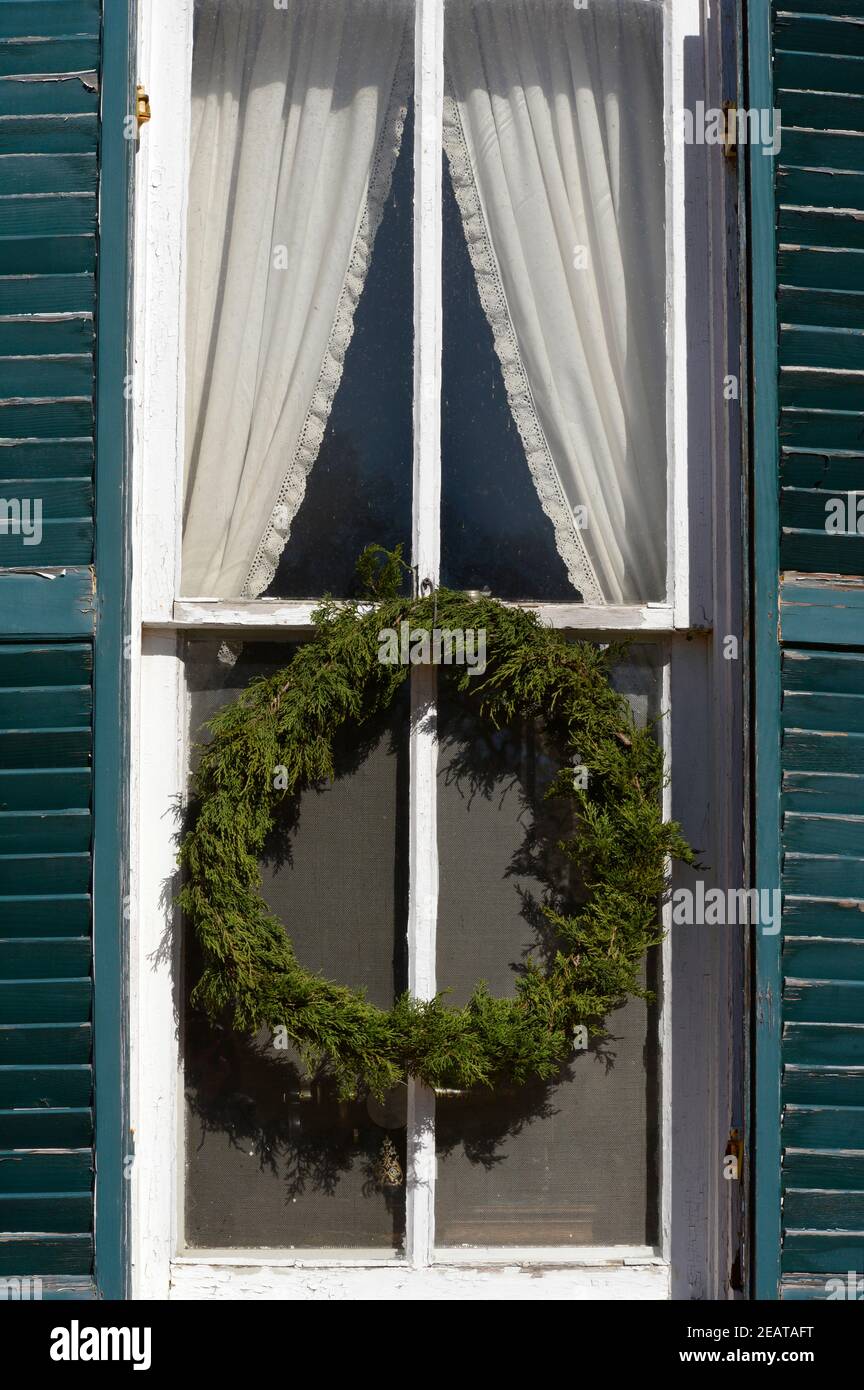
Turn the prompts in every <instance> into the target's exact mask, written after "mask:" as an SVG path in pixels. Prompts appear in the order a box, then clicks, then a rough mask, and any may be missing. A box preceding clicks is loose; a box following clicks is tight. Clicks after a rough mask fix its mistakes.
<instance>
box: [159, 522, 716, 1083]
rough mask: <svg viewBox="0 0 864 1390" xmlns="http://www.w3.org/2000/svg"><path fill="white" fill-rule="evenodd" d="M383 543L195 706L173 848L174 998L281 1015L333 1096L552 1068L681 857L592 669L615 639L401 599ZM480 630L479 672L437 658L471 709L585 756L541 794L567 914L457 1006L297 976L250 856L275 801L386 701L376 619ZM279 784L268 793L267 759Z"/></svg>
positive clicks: (221, 1012)
mask: <svg viewBox="0 0 864 1390" xmlns="http://www.w3.org/2000/svg"><path fill="white" fill-rule="evenodd" d="M404 568H405V566H404V564H403V562H402V560H401V552H386V551H382V550H381V548H380V547H375V548H371V547H370V550H369V551H367V552H364V557H362V558H361V561H360V563H359V565H358V572H359V573H361V575H362V576H363V578H364V582H365V584H366V587H367V592H368V591H369V590H371V591H372V594H373V595H374V602H371V603H370V602H350V603H341V604H340V603H335V602H332V601H329V600H325V601H324V602H323V603H322V604H321V606H320V607H319V608H318V609H317V610H316V613H315V615H314V616H315V623H316V627H315V635H314V637H313V639H312V640H311V641H309V642H306V643H303V644H301V645H300V646H299V647H298V649H297V650H296V653H295V655H294V657H293V659H292V660H291V662H290V664H289V665H288V666H286V667H285V668H284V669H282V670H280V671H278V672H276V673H275V674H274V675H272V676H269V677H266V678H263V679H258V680H255V681H253V682H252V683H251V684H250V685H249V686H248V688H247V689H246V690H244V691H243V692H242V693H241V695H240V696H239V698H238V699H236V700H235V701H234V702H233V703H232V704H229V705H226V706H224V707H223V708H222V709H220V710H219V711H218V713H217V714H216V715H215V716H214V717H213V718H212V719H211V720H210V721H209V725H208V727H209V730H210V733H211V738H210V741H209V742H208V743H207V744H206V745H205V746H204V747H203V749H202V750H201V757H200V762H199V764H198V768H197V771H196V773H195V779H194V788H193V800H192V804H191V806H190V819H189V823H188V829H187V830H186V833H185V834H184V836H183V838H182V842H181V848H180V862H181V865H182V868H183V871H184V883H183V887H182V890H181V893H180V904H181V906H182V909H183V911H184V913H185V914H186V917H187V920H188V921H189V922H190V923H191V925H192V927H193V928H194V931H195V933H196V935H197V939H198V943H199V946H200V950H201V953H202V957H203V969H202V972H201V975H200V978H199V979H198V981H197V983H196V985H195V987H194V990H193V996H192V997H193V1002H194V1003H195V1004H196V1005H197V1006H199V1007H200V1008H201V1009H203V1010H204V1011H205V1012H206V1014H207V1015H208V1016H209V1017H210V1018H211V1020H214V1021H215V1020H220V1021H222V1022H226V1021H227V1022H228V1023H229V1024H230V1025H231V1026H232V1027H233V1028H235V1029H236V1030H239V1031H242V1032H248V1033H254V1032H256V1031H258V1030H259V1029H261V1028H267V1029H270V1030H275V1029H277V1028H280V1027H281V1028H284V1029H285V1030H286V1034H287V1037H288V1039H290V1041H291V1042H292V1043H293V1044H294V1045H295V1046H296V1048H297V1049H298V1051H299V1053H300V1055H301V1058H302V1060H303V1062H304V1064H305V1065H306V1066H307V1067H309V1068H312V1067H314V1066H316V1065H318V1064H320V1063H321V1062H322V1061H326V1063H327V1064H328V1065H329V1066H330V1067H331V1068H332V1070H333V1072H334V1073H335V1075H336V1078H337V1080H338V1083H339V1086H340V1089H341V1092H342V1093H343V1094H344V1095H351V1094H355V1093H356V1091H357V1089H358V1087H361V1088H363V1087H365V1088H368V1089H369V1090H371V1091H372V1092H374V1093H376V1094H378V1095H381V1094H383V1092H384V1091H386V1090H387V1089H388V1088H389V1087H390V1086H393V1085H395V1084H396V1083H397V1082H399V1081H402V1080H404V1079H405V1078H406V1077H408V1076H414V1077H416V1078H417V1079H419V1080H420V1081H422V1082H424V1083H426V1084H427V1085H431V1086H437V1085H441V1084H447V1085H451V1086H458V1087H460V1088H465V1087H469V1086H473V1085H485V1086H494V1085H496V1084H499V1083H504V1082H507V1083H508V1084H519V1083H521V1082H524V1081H527V1080H529V1079H532V1078H541V1079H549V1078H551V1077H553V1076H554V1075H555V1074H556V1073H557V1071H558V1070H559V1068H560V1067H561V1065H562V1063H563V1062H564V1061H565V1060H566V1059H567V1057H568V1055H569V1054H570V1052H571V1050H572V1045H573V1032H574V1028H575V1027H576V1026H577V1025H579V1024H584V1025H585V1026H586V1027H587V1029H588V1031H589V1032H590V1033H593V1034H597V1033H602V1032H603V1031H604V1029H603V1023H604V1019H605V1017H606V1015H608V1014H609V1012H610V1011H611V1010H612V1009H614V1008H616V1007H618V1006H619V1005H620V1004H621V1003H623V1002H624V1000H625V999H626V998H627V997H628V996H642V997H647V991H645V990H644V988H643V987H642V985H641V983H640V967H641V964H642V961H643V959H644V956H645V952H646V951H647V950H648V949H649V948H650V947H652V946H656V945H657V944H658V943H659V942H660V941H661V940H662V935H663V933H662V930H661V928H660V926H659V914H658V905H659V902H660V901H661V899H662V898H663V895H664V893H665V892H666V889H667V861H668V859H669V857H670V856H671V857H675V858H678V859H681V860H684V861H686V862H688V863H692V862H693V852H692V850H691V849H690V847H689V845H688V844H687V842H686V840H685V839H684V837H683V835H682V833H681V830H680V828H679V826H678V825H677V824H676V823H674V822H666V821H664V820H663V816H662V809H661V791H662V787H663V783H664V767H663V755H662V752H661V749H660V748H659V746H658V744H657V742H656V740H655V738H654V736H653V733H652V731H651V729H650V728H648V729H640V728H639V727H637V725H636V724H635V722H634V720H633V717H632V714H631V711H630V708H629V705H628V703H627V701H626V699H625V698H624V697H623V696H622V695H620V694H619V693H618V692H617V691H615V689H614V688H613V687H612V685H611V684H610V680H609V674H610V669H611V666H612V664H613V663H614V661H615V660H616V659H617V658H618V657H619V656H620V648H618V649H611V648H607V649H606V650H605V651H604V650H603V649H601V648H600V647H598V646H596V645H595V644H592V643H587V642H579V641H575V642H574V641H570V640H568V639H567V638H566V637H565V635H564V634H563V633H561V632H560V631H556V630H554V629H552V628H549V627H545V626H543V625H542V624H541V622H540V621H539V619H538V617H537V616H536V615H535V614H534V613H531V612H530V611H526V610H525V609H521V608H515V607H509V606H506V605H505V604H503V603H501V602H499V601H497V600H495V599H492V598H480V599H469V598H467V597H466V596H465V595H464V594H462V593H458V592H454V591H450V590H446V589H439V590H438V591H437V592H436V593H434V594H432V595H430V596H428V597H424V598H407V597H400V596H399V594H398V587H399V584H400V582H401V576H402V572H403V570H404ZM406 620H407V621H408V622H409V623H410V624H411V627H412V628H425V629H427V630H429V631H431V630H432V628H433V627H439V628H450V629H459V628H462V629H468V628H473V629H475V630H477V629H485V631H486V652H487V668H486V671H485V673H484V674H483V675H482V676H480V675H475V674H472V673H471V669H470V668H468V667H464V666H463V667H442V668H441V672H442V674H444V675H445V676H446V677H447V678H448V679H450V680H451V681H452V682H453V683H454V684H455V686H456V688H457V689H458V691H459V692H460V693H461V695H462V696H463V697H465V698H466V699H467V700H468V701H469V703H470V705H471V706H472V707H473V708H474V709H475V710H476V711H477V712H478V713H479V714H480V715H481V716H482V717H484V718H485V719H487V720H488V721H489V722H490V723H491V724H492V725H493V726H495V727H497V728H501V727H504V726H506V725H508V724H511V723H512V722H513V721H514V720H517V719H518V720H523V719H529V720H530V719H535V718H541V719H542V720H543V721H544V723H545V725H546V727H547V728H548V729H549V731H550V733H551V734H552V735H553V736H554V737H555V739H556V741H557V744H560V745H562V746H564V747H565V748H566V749H567V750H568V752H569V754H570V756H571V757H572V756H573V755H574V754H578V760H579V762H580V763H582V764H584V765H585V766H586V767H587V768H588V770H589V777H588V786H587V787H586V788H581V787H579V786H578V785H576V783H575V781H574V777H573V768H572V765H569V764H568V765H565V766H563V767H562V768H561V769H560V771H559V773H558V775H557V776H556V778H555V779H554V781H553V784H552V786H551V787H550V788H549V791H548V792H547V796H554V797H563V798H567V799H569V801H570V803H571V805H572V808H573V811H574V817H573V820H574V826H575V829H574V833H573V835H572V836H571V838H569V839H568V840H566V841H563V842H561V844H560V848H561V849H562V850H563V852H564V853H565V854H566V855H568V856H569V857H570V858H571V859H572V860H573V861H574V863H576V864H577V865H578V866H579V869H580V872H581V876H582V880H583V882H584V884H585V887H586V889H587V892H586V897H585V901H584V902H582V903H580V904H579V905H578V906H577V907H576V908H575V909H574V910H573V911H572V912H564V911H560V910H557V909H556V908H555V907H553V906H551V905H549V904H546V905H543V906H542V909H541V910H542V912H543V914H544V915H545V918H546V920H547V922H548V923H549V926H550V928H551V931H552V933H553V934H554V937H555V949H554V954H553V956H552V959H551V961H550V960H548V959H547V960H546V961H545V962H544V963H541V962H539V961H538V960H536V959H532V958H529V959H528V961H527V962H526V964H525V966H524V968H523V970H522V972H521V973H520V975H519V976H518V978H517V981H516V996H515V998H509V999H500V998H496V997H494V996H493V995H491V994H490V993H489V992H488V990H487V988H486V986H485V984H484V983H483V982H482V981H481V982H480V983H478V984H477V985H476V987H475V989H474V991H473V993H472V995H471V998H470V1000H469V1002H468V1003H467V1004H466V1005H465V1006H464V1007H463V1008H451V1007H449V1006H448V1005H447V1003H446V1001H445V998H444V996H443V995H438V996H436V998H434V999H431V1000H428V1001H423V1000H418V999H413V998H411V997H410V996H409V995H407V994H404V995H402V996H401V997H400V998H399V999H397V1001H396V1003H395V1004H394V1006H393V1008H392V1009H390V1010H389V1011H387V1010H383V1009H379V1008H377V1007H375V1006H374V1005H373V1004H370V1003H369V1002H368V1000H367V999H366V998H365V997H364V995H363V994H362V993H361V992H359V991H357V990H353V989H349V988H347V987H346V986H344V985H340V984H338V983H336V982H334V981H332V980H328V979H325V978H323V977H322V976H320V975H317V974H314V973H313V972H312V971H309V970H307V969H305V967H304V966H303V965H302V964H301V963H300V961H298V959H297V957H296V954H295V952H294V948H293V945H292V943H291V938H290V935H289V933H288V930H287V929H286V927H285V926H283V924H282V923H281V922H279V921H278V920H277V919H276V918H275V917H274V916H273V915H272V914H271V913H270V911H269V909H268V908H267V906H266V904H265V903H264V901H263V899H262V898H261V895H260V883H261V879H260V869H259V860H260V858H261V856H262V853H263V851H264V848H265V843H266V841H267V837H268V834H269V832H270V830H271V828H272V824H273V817H274V812H275V808H276V804H277V802H278V801H279V799H280V798H284V797H287V796H292V795H296V794H297V793H298V792H300V791H301V790H302V789H304V788H306V787H313V786H318V785H321V784H323V783H325V782H326V781H328V780H329V779H330V778H332V777H333V776H334V773H335V768H334V754H333V750H334V740H335V737H336V735H337V733H338V732H339V731H340V730H341V729H343V728H344V727H345V726H347V725H363V724H364V722H365V721H367V720H368V719H370V718H371V717H372V716H373V715H375V714H376V713H379V712H381V711H383V710H386V709H387V708H388V706H389V705H390V704H391V702H392V700H393V698H394V696H395V694H396V691H397V689H398V688H399V686H401V685H402V683H403V682H404V681H405V680H406V679H407V677H408V675H409V672H410V666H402V665H388V664H385V663H383V662H382V661H380V660H379V646H380V642H379V636H378V634H379V632H380V630H381V629H382V628H392V629H395V630H396V631H397V632H398V631H399V625H400V623H402V622H403V621H406ZM277 766H278V767H284V768H285V769H286V771H287V778H284V779H283V780H285V781H286V782H287V788H286V789H285V790H281V791H274V789H273V781H274V777H273V773H274V769H275V768H276V767H277Z"/></svg>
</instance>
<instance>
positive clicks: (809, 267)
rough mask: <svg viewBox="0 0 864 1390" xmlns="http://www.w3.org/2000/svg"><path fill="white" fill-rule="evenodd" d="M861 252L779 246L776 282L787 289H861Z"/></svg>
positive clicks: (839, 290) (862, 262) (862, 265)
mask: <svg viewBox="0 0 864 1390" xmlns="http://www.w3.org/2000/svg"><path fill="white" fill-rule="evenodd" d="M862 267H864V261H862V252H860V251H839V250H837V249H836V247H835V248H833V249H830V248H825V247H815V246H781V247H780V248H779V250H778V253H777V278H778V282H779V284H781V285H785V286H786V287H787V288H789V289H813V290H832V291H834V292H842V291H845V290H852V291H855V290H860V289H861V272H862Z"/></svg>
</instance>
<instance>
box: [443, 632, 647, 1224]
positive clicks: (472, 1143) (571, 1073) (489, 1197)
mask: <svg viewBox="0 0 864 1390" xmlns="http://www.w3.org/2000/svg"><path fill="white" fill-rule="evenodd" d="M616 683H617V684H618V685H619V688H621V689H622V690H624V691H625V692H626V693H627V694H628V696H629V697H630V700H631V704H632V707H633V709H634V713H635V714H636V717H637V719H639V720H640V721H641V722H645V721H646V720H647V719H649V718H654V717H656V714H657V712H658V696H659V668H658V666H657V664H656V662H655V661H654V660H653V659H652V656H651V653H650V651H649V650H647V649H641V650H640V649H636V648H632V649H631V653H630V658H629V661H628V662H627V664H626V665H624V666H622V667H620V668H619V670H618V673H617V677H616ZM439 731H440V738H441V743H440V752H439V763H438V846H439V856H440V895H439V917H438V945H437V950H438V987H439V989H449V990H450V995H449V998H450V1000H451V1002H453V1003H464V1002H465V1001H466V1000H467V998H468V996H469V994H470V992H471V988H472V986H473V985H474V983H476V981H477V980H479V979H484V980H486V981H487V983H488V985H489V987H490V989H491V990H492V991H493V992H494V993H497V994H502V995H508V994H510V995H512V994H514V993H515V988H514V984H515V980H516V977H517V971H518V969H519V964H520V961H521V960H523V959H524V956H525V953H526V952H528V951H533V952H534V953H535V954H536V953H538V952H539V953H540V954H541V955H542V952H543V949H544V938H543V923H544V919H543V918H542V916H541V914H540V913H539V910H538V909H539V905H540V904H541V903H542V902H544V901H548V900H555V901H557V902H558V903H567V902H568V901H570V902H571V903H572V902H573V901H574V899H575V897H576V896H577V895H578V893H579V891H580V885H579V883H578V882H576V881H574V880H573V877H572V870H571V866H570V861H569V860H565V859H564V857H563V856H562V855H561V854H560V852H559V851H557V850H555V849H554V848H552V849H550V846H554V845H555V843H556V841H557V839H559V838H560V837H561V835H562V834H567V833H568V824H567V821H566V819H564V818H563V816H562V812H561V809H560V805H559V804H558V803H556V802H555V801H554V800H552V801H544V799H543V795H544V792H545V790H546V788H547V787H548V786H549V784H550V782H551V781H552V778H553V776H554V774H555V772H556V771H557V769H558V767H559V766H560V764H561V752H560V750H557V751H556V749H555V748H554V747H553V746H551V744H550V742H549V740H548V738H547V737H546V736H545V735H544V733H543V731H542V730H541V729H539V728H538V727H537V726H535V725H527V724H526V725H523V726H521V727H517V728H511V729H508V730H502V731H498V732H495V731H492V730H491V729H490V727H489V725H488V724H486V723H482V722H480V721H478V720H477V719H476V718H475V717H474V715H473V714H471V713H469V712H467V711H466V710H465V709H464V707H460V706H459V705H457V704H455V703H454V702H453V701H452V700H451V701H450V702H447V703H442V707H441V714H440V723H439ZM657 966H658V963H657V961H656V960H651V959H649V961H648V965H647V971H648V983H649V985H653V986H654V987H655V988H656V983H655V977H656V973H657ZM608 1031H609V1036H608V1037H607V1038H604V1039H603V1040H602V1041H594V1042H592V1043H591V1044H590V1046H589V1047H588V1049H587V1050H586V1051H584V1052H579V1053H574V1055H573V1057H572V1059H571V1061H570V1062H569V1064H568V1065H567V1066H566V1067H565V1068H564V1070H563V1071H562V1073H561V1076H560V1078H559V1079H558V1080H557V1081H555V1082H554V1083H553V1084H549V1085H543V1084H536V1085H530V1086H523V1087H515V1086H514V1087H511V1088H496V1090H495V1091H494V1092H493V1091H486V1090H476V1091H470V1092H464V1093H452V1092H451V1093H442V1094H440V1095H439V1096H438V1098H437V1103H436V1137H437V1150H438V1159H439V1162H438V1176H437V1185H436V1240H437V1244H438V1245H439V1246H442V1245H443V1246H448V1245H449V1246H458V1245H482V1246H496V1245H504V1246H506V1245H520V1246H537V1245H545V1246H562V1245H643V1244H651V1243H653V1242H654V1240H655V1239H656V1228H657V1214H656V1188H657V1182H656V1168H657V1124H656V1108H657V1085H658V1072H657V1042H656V1033H657V1025H656V1016H655V1009H654V1008H653V1007H651V1006H648V1005H646V1003H645V1002H644V1001H642V1000H638V999H636V1000H630V1001H629V1002H628V1003H627V1004H626V1006H625V1007H623V1008H621V1009H619V1010H618V1011H617V1012H616V1013H614V1014H612V1015H611V1017H610V1018H609V1020H608Z"/></svg>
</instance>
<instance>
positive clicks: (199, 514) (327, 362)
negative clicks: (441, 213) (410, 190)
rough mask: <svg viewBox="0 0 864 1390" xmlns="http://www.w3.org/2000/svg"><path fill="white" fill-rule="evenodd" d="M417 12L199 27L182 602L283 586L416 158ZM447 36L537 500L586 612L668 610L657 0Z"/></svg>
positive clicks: (393, 9)
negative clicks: (390, 199) (400, 166)
mask: <svg viewBox="0 0 864 1390" xmlns="http://www.w3.org/2000/svg"><path fill="white" fill-rule="evenodd" d="M412 8H413V7H409V5H408V3H407V0H289V9H288V10H287V11H285V10H275V9H273V10H270V9H269V7H265V6H263V5H259V4H251V3H244V0H229V2H228V3H227V4H225V3H224V0H222V3H220V4H219V5H218V6H217V5H216V4H215V3H213V2H212V0H210V2H209V3H206V2H205V3H204V4H203V5H202V7H201V13H200V15H199V20H198V24H197V27H196V48H195V63H194V76H193V150H192V182H191V194H190V240H189V245H190V257H189V313H188V334H189V342H188V363H189V366H188V372H189V390H188V399H189V404H188V421H187V430H188V441H189V450H188V466H187V485H186V512H185V530H184V543H183V588H184V592H185V593H187V594H200V595H212V596H226V597H231V596H236V595H239V594H246V595H255V594H259V593H261V592H263V590H264V589H265V588H266V587H267V585H268V584H269V583H270V581H271V579H272V576H273V574H274V572H275V568H276V565H277V564H278V559H279V555H280V553H281V550H282V548H283V546H284V544H285V540H286V538H287V536H288V534H289V531H290V526H291V522H292V521H293V519H294V517H295V515H296V513H297V510H298V508H299V506H300V503H301V502H302V500H303V494H304V490H305V481H306V477H307V475H308V472H309V470H310V468H311V467H312V466H313V464H314V461H315V458H316V456H317V452H318V448H319V446H320V443H321V439H322V437H323V433H324V427H325V425H326V421H327V416H328V413H329V409H330V405H331V403H332V400H333V396H334V394H335V391H336V388H337V387H338V384H339V379H340V377H341V370H342V361H343V358H344V353H345V349H346V347H347V344H348V341H349V340H350V336H351V331H352V326H353V315H354V309H355V307H356V303H357V300H358V298H359V295H360V293H361V292H362V289H363V283H364V279H365V272H366V268H367V266H368V262H369V258H370V255H371V251H372V244H373V241H374V235H375V230H376V227H377V224H378V221H379V220H380V215H381V209H382V206H383V202H384V201H385V200H386V197H387V192H388V189H389V183H390V177H391V174H392V169H393V164H394V162H395V156H396V153H397V152H398V145H399V138H400V134H401V129H402V122H403V120H404V114H405V108H406V102H407V100H408V93H409V89H410V83H411V67H412V40H411V30H412V21H413V15H412V12H411V10H412ZM446 17H447V36H446V63H447V93H446V98H445V131H444V139H445V149H446V152H447V156H448V162H449V167H450V172H451V176H452V179H453V184H454V188H455V191H456V196H457V199H458V202H459V206H460V210H461V213H462V219H463V225H464V229H465V234H466V238H467V241H468V246H469V250H470V254H471V259H472V264H473V266H474V271H475V275H476V279H477V285H478V289H479V293H480V297H481V301H482V303H483V307H484V309H485V312H486V314H487V317H488V319H489V322H490V325H491V328H492V331H493V337H494V342H495V350H496V352H497V355H498V357H499V360H500V362H501V367H502V371H503V375H504V381H505V385H506V388H507V394H508V399H509V401H510V406H511V410H512V412H513V416H514V420H515V422H516V425H517V427H518V429H519V432H520V435H521V438H522V440H523V443H524V447H525V452H526V457H527V460H528V466H529V468H530V470H531V475H532V478H533V480H534V484H535V486H536V488H537V492H538V496H539V499H540V502H541V504H542V506H543V509H544V511H545V512H546V514H547V516H548V517H549V518H550V520H551V521H552V523H553V526H554V531H555V540H556V545H557V548H558V550H559V553H560V555H561V557H562V559H563V561H564V563H565V565H566V568H567V571H568V574H569V577H570V580H571V583H572V584H573V587H574V588H575V589H577V590H578V591H579V592H580V593H581V594H582V596H583V598H584V599H585V601H586V602H592V603H600V604H602V603H627V602H640V601H645V600H649V599H659V598H661V597H662V595H663V592H664V588H665V584H664V569H665V539H666V534H665V533H666V520H665V516H666V508H665V495H666V489H665V474H666V466H665V392H664V327H663V324H664V314H663V304H664V270H663V267H664V179H663V134H662V44H661V39H660V36H661V24H662V8H661V4H660V3H659V0H589V3H588V5H587V6H586V8H585V9H582V10H577V9H575V8H574V6H573V4H572V3H571V0H449V3H448V5H447V10H446ZM280 247H284V248H286V250H285V259H284V262H283V263H284V264H287V266H288V269H280V268H278V266H279V264H280V263H279V262H278V261H276V260H274V253H278V251H279V248H280ZM466 466H468V461H466Z"/></svg>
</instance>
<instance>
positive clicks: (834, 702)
mask: <svg viewBox="0 0 864 1390" xmlns="http://www.w3.org/2000/svg"><path fill="white" fill-rule="evenodd" d="M19 708H20V707H19ZM20 714H21V718H22V722H23V716H24V711H23V709H22V710H20ZM2 722H3V720H2V704H0V723H2ZM783 727H784V728H785V729H823V730H828V729H831V730H836V731H837V732H838V733H856V734H860V733H864V695H846V694H843V695H829V694H828V693H827V692H825V691H822V690H818V691H803V690H798V691H796V690H787V691H786V692H785V693H784V696H783ZM844 852H845V851H842V850H839V848H838V853H844Z"/></svg>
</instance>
